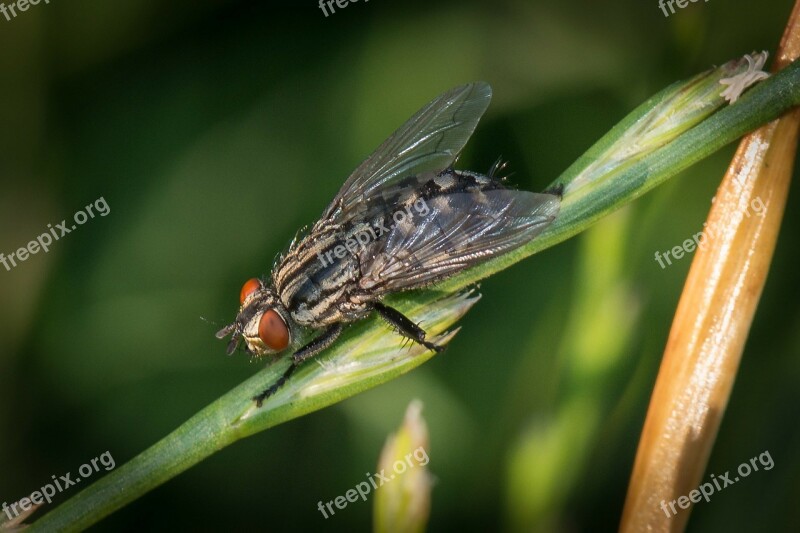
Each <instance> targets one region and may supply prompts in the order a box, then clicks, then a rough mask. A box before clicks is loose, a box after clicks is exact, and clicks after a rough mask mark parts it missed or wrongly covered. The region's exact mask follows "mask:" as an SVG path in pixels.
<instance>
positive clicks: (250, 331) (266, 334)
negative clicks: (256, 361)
mask: <svg viewBox="0 0 800 533" xmlns="http://www.w3.org/2000/svg"><path fill="white" fill-rule="evenodd" d="M239 303H240V304H241V307H239V314H238V315H236V320H235V321H234V322H233V323H232V324H230V325H228V326H225V327H224V328H222V329H221V330H219V331H218V332H217V338H218V339H222V338H224V337H227V336H228V335H231V340H230V342H229V343H228V350H227V352H228V355H231V354H233V352H235V351H236V348H237V347H238V346H239V343H240V342H241V341H242V339H244V343H245V351H247V353H249V354H251V355H254V356H256V357H260V356H263V355H271V354H275V353H278V352H282V351H283V350H285V349H286V348H287V347H288V346H289V345H290V344H291V343H292V340H293V339H292V331H291V327H290V325H289V324H291V322H290V318H289V313H288V311H287V310H286V308H285V307H284V306H283V304H282V303H281V301H280V299H279V298H278V297H277V296H276V295H275V291H274V289H272V287H270V286H268V285H267V284H265V283H264V282H262V281H261V280H260V279H256V278H253V279H250V280H247V282H245V284H244V285H243V286H242V292H241V293H240V295H239Z"/></svg>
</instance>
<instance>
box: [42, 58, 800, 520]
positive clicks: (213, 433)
mask: <svg viewBox="0 0 800 533" xmlns="http://www.w3.org/2000/svg"><path fill="white" fill-rule="evenodd" d="M702 76H703V75H701V77H702ZM711 82H713V83H717V80H711ZM692 83H696V79H695V80H692V81H690V82H688V84H684V85H685V86H690V85H691V84H692ZM675 87H676V85H673V86H671V87H668V88H667V89H665V90H664V91H662V92H661V93H659V94H658V95H656V96H654V97H653V98H651V99H650V100H648V101H647V102H645V103H644V104H642V105H641V106H640V107H639V108H637V109H636V110H635V111H634V112H633V113H631V114H630V115H628V117H626V118H625V119H624V120H623V121H622V122H621V123H620V124H619V125H618V126H616V127H615V128H614V129H613V130H611V132H609V134H607V135H606V136H605V137H603V139H601V140H600V141H599V142H598V143H597V144H596V145H595V146H593V147H592V148H590V149H589V150H588V151H587V152H586V154H584V155H583V156H582V157H581V158H580V159H579V160H578V161H576V162H575V164H573V165H572V166H571V167H570V168H568V169H567V170H566V171H565V172H564V174H562V176H561V177H559V178H558V179H557V180H556V181H555V182H554V185H564V186H565V187H566V188H565V194H564V197H563V201H562V205H561V212H560V214H559V216H558V218H557V219H556V221H555V222H554V223H553V224H552V225H551V226H550V227H549V228H548V229H547V231H546V232H545V233H543V234H542V235H540V236H539V237H538V238H536V239H534V240H533V241H531V242H530V243H528V244H527V245H525V246H523V247H521V248H518V249H516V250H514V251H512V252H510V253H508V254H506V255H503V256H501V257H497V258H495V259H493V260H491V261H489V262H487V263H484V264H482V265H479V266H477V267H474V268H472V269H470V270H468V271H466V272H464V273H462V274H460V275H459V276H457V277H455V278H452V279H450V280H448V281H446V282H444V283H442V284H440V285H438V286H437V287H435V290H426V291H418V292H415V293H409V294H403V295H398V296H396V297H394V298H392V299H391V301H392V303H393V305H396V306H398V307H399V308H400V309H401V310H403V311H405V312H408V313H409V314H410V315H411V317H412V318H415V319H417V317H419V316H420V315H419V314H417V315H415V314H414V311H416V312H417V313H422V312H423V310H424V309H425V308H426V306H430V305H432V304H433V303H434V302H435V301H437V299H438V298H440V296H441V294H443V293H445V294H446V293H451V292H454V291H458V290H459V289H462V288H464V287H467V286H469V285H471V284H473V283H475V282H476V281H478V280H480V279H483V278H485V277H487V276H489V275H491V274H493V273H495V272H497V271H499V270H502V269H504V268H507V267H508V266H510V265H512V264H513V263H515V262H517V261H519V260H521V259H523V258H525V257H527V256H529V255H532V254H534V253H536V252H538V251H541V250H543V249H545V248H548V247H550V246H553V245H554V244H557V243H559V242H561V241H564V240H566V239H568V238H569V237H571V236H573V235H575V234H577V233H579V232H581V231H582V230H584V229H585V228H586V227H588V226H589V225H590V224H592V223H593V222H595V221H596V220H598V219H599V218H601V217H603V216H605V215H606V214H608V213H610V212H611V211H613V210H616V209H618V208H620V207H622V206H623V205H625V204H626V203H628V202H630V201H632V200H633V199H635V198H637V197H639V196H641V195H642V194H644V193H645V192H647V191H648V190H650V189H652V188H653V187H655V186H656V185H659V184H660V183H662V182H664V181H665V180H666V179H668V178H669V177H671V176H674V175H675V174H677V173H678V172H680V171H682V170H684V169H685V168H687V167H689V166H690V165H692V164H694V163H695V162H697V161H699V160H700V159H703V158H704V157H706V156H708V155H710V154H711V153H713V152H714V151H716V150H717V149H719V148H721V147H722V146H724V145H726V144H728V143H730V142H732V141H733V140H735V139H737V138H739V137H740V136H742V135H743V134H745V133H747V132H748V131H751V130H753V129H755V128H757V127H758V126H761V125H762V124H765V123H766V122H769V121H771V120H773V119H775V118H777V117H778V116H780V115H781V114H782V113H784V112H785V111H786V110H788V109H789V108H791V107H793V106H795V105H797V104H798V103H800V64H798V63H797V62H795V63H793V64H792V65H790V66H788V67H787V68H785V69H784V70H782V71H781V72H779V73H778V74H776V75H774V76H772V77H771V78H769V79H767V80H766V81H763V82H761V83H760V84H759V85H757V86H755V87H754V88H753V89H751V90H750V91H748V92H747V93H745V95H744V96H743V97H742V98H740V99H739V101H738V102H736V104H734V105H726V104H724V103H723V102H721V101H720V102H716V101H715V102H716V103H714V105H713V106H712V107H711V108H710V109H709V110H708V112H707V114H710V116H709V117H708V118H706V116H705V115H702V116H698V117H693V118H692V121H691V123H690V124H691V127H688V126H687V127H688V129H683V130H675V131H674V132H673V133H670V135H672V137H669V136H667V137H666V138H664V139H663V141H664V142H663V143H662V144H660V145H659V146H660V147H659V148H656V149H654V150H652V151H650V152H647V153H646V154H643V155H642V156H641V157H636V158H632V160H631V161H627V162H626V164H623V165H619V166H617V167H615V168H613V169H610V170H609V171H608V172H607V173H603V172H602V169H601V172H599V173H598V175H596V176H593V177H592V179H588V178H587V176H586V175H585V174H583V175H582V174H581V173H582V172H584V171H585V170H586V169H587V168H589V166H590V165H591V164H592V163H593V162H594V161H596V160H598V158H600V157H601V156H603V155H604V152H606V151H607V150H608V149H609V147H611V146H613V145H614V143H615V142H616V141H618V140H620V139H621V138H623V136H624V135H625V133H626V132H627V131H628V130H629V129H630V128H635V127H636V125H637V122H638V121H640V120H641V119H642V117H643V116H645V115H646V113H648V112H649V111H650V110H652V109H653V108H654V106H658V105H659V104H661V103H663V101H664V99H665V98H666V97H667V96H668V95H670V94H674V93H675V90H676V89H675ZM721 90H722V87H720V91H721ZM719 100H721V99H719ZM695 123H697V125H694V124H695ZM660 140H662V139H660V138H659V141H660ZM579 176H582V177H581V180H582V182H581V183H582V184H581V186H580V187H577V188H575V189H574V190H570V187H569V186H570V185H571V184H574V183H575V180H576V178H577V177H579ZM464 305H465V306H464V307H463V308H459V310H458V312H453V313H452V316H448V318H447V320H444V322H443V326H444V327H449V326H450V325H452V323H453V322H454V321H455V320H456V319H457V318H458V316H460V315H461V314H463V312H466V308H468V306H469V305H471V304H469V305H467V304H464ZM394 335H395V334H394V333H392V332H389V331H387V329H386V328H385V326H384V325H382V324H380V323H379V322H378V321H376V320H374V319H372V320H366V321H364V322H362V323H359V324H357V325H355V326H353V327H351V328H349V331H348V333H347V335H345V336H344V338H343V339H342V340H341V341H340V342H337V343H336V344H335V345H334V346H333V347H332V348H331V349H330V350H329V352H326V354H324V355H323V357H324V359H323V360H325V361H331V362H333V361H335V360H336V358H337V357H343V356H345V355H346V354H352V353H353V352H354V351H358V350H357V349H356V348H359V349H360V350H361V351H362V352H365V353H369V351H370V350H372V347H371V346H372V344H374V343H376V342H382V340H381V339H383V338H389V339H390V340H389V341H387V342H395V343H396V342H397V341H396V338H395V337H393V336H394ZM392 339H393V340H392ZM359 340H362V341H364V342H362V343H361V345H359V346H356V343H357V342H358V341H359ZM371 343H372V344H371ZM412 350H413V348H412ZM365 357H366V356H365ZM430 357H431V354H430V353H419V354H417V355H416V356H414V357H409V358H408V359H407V360H403V361H401V362H400V363H398V364H396V365H395V366H392V365H390V364H389V363H387V365H389V366H387V367H386V369H383V370H380V371H373V372H372V373H370V372H371V371H370V368H366V369H365V370H364V371H363V372H364V377H363V378H362V379H360V380H359V381H357V382H354V383H348V384H347V385H346V386H341V387H338V388H333V389H327V390H325V391H324V392H322V393H320V394H313V395H304V393H303V387H304V386H306V385H308V384H309V383H310V380H312V379H314V378H315V376H318V375H320V374H321V373H324V372H325V369H322V370H321V369H320V368H321V367H320V366H319V365H316V366H315V365H313V363H312V364H311V365H305V366H304V367H303V368H302V369H301V370H299V371H298V372H297V374H296V375H295V377H293V379H292V380H290V383H288V384H287V385H286V386H285V387H284V389H282V390H281V391H279V393H278V394H276V395H275V396H273V397H272V398H270V400H269V401H267V402H265V404H264V406H263V407H262V408H260V409H255V408H254V405H253V402H252V400H251V398H252V396H253V395H255V394H256V393H258V392H260V391H261V390H263V388H264V387H265V385H266V384H269V383H271V382H273V380H274V379H275V378H276V377H277V376H278V374H279V373H280V372H282V370H283V368H284V365H283V364H275V365H272V366H270V367H268V368H266V369H264V370H262V371H261V372H259V373H257V374H256V375H254V376H253V377H252V378H250V379H248V380H247V381H245V382H244V383H242V384H241V385H239V386H237V387H236V388H235V389H233V390H231V391H230V392H228V393H227V394H225V395H224V396H222V397H220V398H219V399H218V400H216V401H215V402H213V403H212V404H211V405H209V406H208V407H206V408H205V409H203V410H202V411H200V412H199V413H198V414H196V415H195V416H193V417H192V418H190V419H189V420H188V421H186V422H185V423H184V424H183V425H181V426H180V427H179V428H178V429H176V430H175V431H174V432H173V433H171V434H170V435H168V436H167V437H165V438H164V439H162V440H161V441H159V442H158V443H156V444H155V445H153V446H152V447H151V448H149V449H148V450H146V451H145V452H143V453H142V454H140V455H139V456H137V457H135V458H134V459H132V460H131V461H130V462H129V463H127V464H125V465H123V466H121V467H119V468H118V469H116V470H114V471H112V472H110V473H109V474H108V475H107V476H106V477H104V478H103V479H100V480H99V481H97V482H95V483H94V484H92V485H91V486H89V487H88V488H86V489H85V490H83V491H82V492H80V493H79V494H77V495H76V496H74V497H73V498H71V499H70V500H68V501H67V502H65V503H64V504H62V505H61V506H59V507H57V508H56V509H55V510H53V511H51V512H50V513H48V514H46V515H45V516H43V517H42V518H41V519H40V520H38V521H36V522H34V523H33V525H32V526H31V531H40V530H41V531H56V530H58V531H72V530H81V529H84V528H86V527H88V526H90V525H92V524H94V523H96V522H97V521H99V520H100V519H102V518H103V517H105V516H107V515H108V514H110V513H112V512H113V511H115V510H116V509H119V508H121V507H122V506H124V505H125V504H127V503H129V502H131V501H133V500H135V499H137V498H139V497H140V496H142V495H143V494H145V493H147V492H148V491H150V490H152V489H153V488H155V487H157V486H158V485H160V484H161V483H163V482H165V481H167V480H168V479H170V478H172V477H174V476H176V475H177V474H179V473H180V472H183V471H184V470H186V469H188V468H189V467H191V466H192V465H195V464H197V463H198V462H200V461H201V460H203V459H204V458H206V457H208V456H209V455H211V454H213V453H214V452H216V451H218V450H221V449H222V448H224V447H225V446H227V445H229V444H231V443H232V442H235V441H236V440H238V439H240V438H243V437H245V436H249V435H252V434H253V433H256V432H259V431H262V430H264V429H267V428H269V427H272V426H274V425H277V424H280V423H282V422H286V421H288V420H291V419H293V418H296V417H299V416H301V415H303V414H306V413H309V412H311V411H315V410H317V409H321V408H323V407H325V406H327V405H331V404H333V403H336V402H338V401H341V400H343V399H345V398H348V397H350V396H353V395H354V394H357V393H359V392H362V391H363V390H366V389H368V388H371V387H374V386H376V385H379V384H380V383H383V382H385V381H388V380H390V379H393V378H395V377H397V376H398V375H400V374H402V373H404V372H407V371H409V370H410V369H412V368H414V367H416V366H418V365H419V364H422V363H423V362H424V361H426V360H427V359H428V358H430ZM392 361H394V360H392ZM376 372H377V373H376ZM326 379H333V378H326Z"/></svg>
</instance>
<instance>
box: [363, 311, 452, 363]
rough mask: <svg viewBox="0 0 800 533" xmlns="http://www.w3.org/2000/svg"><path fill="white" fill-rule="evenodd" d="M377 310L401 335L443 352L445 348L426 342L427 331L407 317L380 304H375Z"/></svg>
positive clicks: (430, 348)
mask: <svg viewBox="0 0 800 533" xmlns="http://www.w3.org/2000/svg"><path fill="white" fill-rule="evenodd" d="M374 307H375V310H376V311H377V312H378V314H379V315H381V318H383V319H384V320H385V321H387V322H388V323H389V324H391V325H392V327H394V328H395V329H396V330H397V331H398V332H400V334H401V335H403V336H405V337H408V338H409V339H411V340H413V341H416V342H418V343H419V344H421V345H423V346H424V347H426V348H427V349H429V350H433V351H435V352H441V351H442V350H444V346H439V345H438V344H434V343H432V342H428V341H426V340H425V330H424V329H422V328H421V327H419V326H418V325H416V324H414V323H413V322H412V321H411V319H409V318H408V317H407V316H406V315H404V314H403V313H401V312H400V311H398V310H397V309H394V308H393V307H389V306H388V305H383V304H382V303H380V302H375V304H374Z"/></svg>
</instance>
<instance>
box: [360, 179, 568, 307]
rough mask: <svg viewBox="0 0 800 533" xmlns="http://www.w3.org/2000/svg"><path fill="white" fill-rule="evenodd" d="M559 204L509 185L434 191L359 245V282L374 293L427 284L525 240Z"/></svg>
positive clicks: (549, 218) (539, 229) (554, 213)
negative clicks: (419, 208) (423, 204)
mask: <svg viewBox="0 0 800 533" xmlns="http://www.w3.org/2000/svg"><path fill="white" fill-rule="evenodd" d="M560 205H561V198H560V197H559V196H557V195H554V194H537V193H532V192H527V191H517V190H510V189H495V190H489V191H475V192H458V193H451V194H444V195H441V196H436V197H434V198H431V199H430V200H427V206H428V207H429V208H430V211H429V212H428V213H427V214H426V215H425V216H424V217H413V216H409V217H407V218H406V219H405V220H403V221H401V222H399V223H396V224H395V225H394V226H393V227H392V228H391V229H390V231H389V234H388V236H387V238H385V239H381V240H380V241H378V242H376V243H375V245H374V246H372V247H370V248H369V249H367V250H365V253H364V255H363V257H364V260H365V262H362V278H361V280H360V281H359V285H360V287H361V288H362V289H365V290H370V291H373V292H374V293H375V294H386V293H389V292H395V291H400V290H407V289H412V288H415V287H422V286H425V285H429V284H431V283H433V282H435V281H439V280H441V279H444V278H446V277H448V276H451V275H453V274H455V273H457V272H459V271H460V270H463V269H465V268H467V267H470V266H473V265H475V264H478V263H481V262H483V261H485V260H487V259H489V258H491V257H493V256H495V255H498V254H501V253H504V252H507V251H509V250H512V249H514V248H516V247H518V246H521V245H522V244H524V243H526V242H528V241H529V240H530V239H532V238H533V237H535V236H536V235H538V234H539V233H541V232H542V230H543V229H544V228H546V227H547V226H548V225H549V224H550V223H551V222H552V221H553V220H554V219H555V217H556V216H557V215H558V211H559V207H560Z"/></svg>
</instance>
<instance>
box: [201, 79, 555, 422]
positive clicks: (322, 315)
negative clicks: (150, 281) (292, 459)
mask: <svg viewBox="0 0 800 533" xmlns="http://www.w3.org/2000/svg"><path fill="white" fill-rule="evenodd" d="M491 96H492V89H491V87H490V86H489V85H488V84H486V83H483V82H477V83H471V84H467V85H462V86H460V87H456V88H454V89H451V90H449V91H447V92H445V93H444V94H442V95H441V96H439V97H438V98H436V99H435V100H433V101H432V102H430V103H429V104H428V105H426V106H425V107H423V108H422V109H420V110H419V111H418V112H417V113H416V114H415V115H414V116H413V117H411V118H410V119H409V120H408V121H407V122H406V123H405V124H403V125H402V126H401V127H400V129H398V130H397V131H395V132H394V133H393V134H392V135H391V136H390V137H389V138H388V139H387V140H386V141H384V143H383V144H381V145H380V146H379V147H378V149H377V150H376V151H375V152H374V153H373V154H372V155H371V156H369V158H367V160H366V161H364V162H363V163H361V165H360V166H359V167H358V168H357V169H356V170H355V171H354V172H353V173H352V174H351V175H350V177H349V178H348V179H347V181H346V182H345V183H344V185H343V186H342V188H341V190H340V191H339V192H338V194H337V195H336V196H335V197H334V199H333V201H332V202H331V203H330V205H328V207H327V208H326V209H325V211H324V213H323V214H322V217H321V218H320V220H319V221H318V222H316V223H315V224H314V225H313V227H312V228H311V230H310V231H308V233H307V234H306V235H305V236H304V237H302V238H296V239H295V241H293V242H292V244H291V245H290V246H289V248H288V250H287V251H286V252H285V253H284V254H282V255H281V256H280V257H278V259H277V260H276V262H275V265H274V266H273V269H272V273H271V276H270V277H269V278H268V279H258V278H253V279H250V280H248V281H247V282H246V283H245V284H244V286H243V287H242V290H241V294H240V298H239V302H240V304H241V305H240V307H239V313H238V315H237V317H236V320H235V321H234V322H233V323H232V324H230V325H228V326H226V327H224V328H222V329H221V330H220V331H219V332H217V338H220V339H221V338H224V337H226V336H228V335H231V340H230V342H229V344H228V350H227V352H228V354H229V355H230V354H232V353H233V352H234V351H235V350H236V348H237V346H239V345H240V343H241V341H242V340H244V349H245V351H247V352H248V353H249V354H251V355H253V356H263V355H271V354H277V353H279V352H282V351H284V350H285V349H287V348H288V347H290V346H292V347H293V348H297V349H296V350H295V351H294V353H293V354H292V362H291V365H290V366H289V367H288V369H287V370H286V371H285V373H284V374H283V375H282V376H281V377H280V378H279V379H278V380H277V381H276V382H275V383H274V384H272V386H270V387H269V388H267V389H266V390H265V391H263V392H262V393H261V394H259V395H258V396H256V397H254V398H253V399H254V400H255V401H256V403H257V404H258V405H259V406H260V405H261V403H262V402H263V401H264V399H266V398H268V397H269V396H270V395H272V394H273V393H275V391H277V390H278V389H279V388H280V387H281V386H282V385H283V384H284V383H285V382H286V380H287V379H288V378H289V376H291V374H292V373H293V372H294V371H295V370H296V369H297V367H298V366H299V365H300V364H301V363H302V362H303V361H305V360H307V359H309V358H311V357H314V356H315V355H317V354H318V353H320V352H321V351H323V350H324V349H326V348H327V347H328V346H330V345H331V344H332V343H333V342H334V341H335V340H336V338H337V337H338V336H339V335H340V334H341V333H342V331H343V328H344V326H345V325H346V324H348V323H350V322H353V321H356V320H360V319H363V318H365V317H367V316H368V315H370V314H371V313H377V314H378V315H380V316H381V317H382V318H383V319H384V320H386V321H387V322H388V323H389V324H390V325H391V326H393V327H394V328H395V329H396V330H397V331H398V333H399V334H401V335H403V336H405V337H407V338H409V339H411V340H413V341H415V342H417V343H419V344H422V345H423V346H425V347H426V348H428V349H430V350H436V351H439V350H441V347H440V346H438V345H436V344H434V343H432V342H430V341H428V340H426V334H425V331H424V330H423V329H422V328H421V327H420V326H419V325H417V324H415V323H414V322H412V321H411V320H410V319H409V318H407V317H406V316H404V315H403V314H402V313H401V312H400V311H398V310H396V309H393V308H392V307H390V306H388V305H386V304H385V303H383V302H382V299H383V298H384V297H385V296H387V295H389V294H391V293H395V292H400V291H406V290H410V289H418V288H421V287H426V286H428V285H431V284H433V283H435V282H438V281H441V280H443V279H445V278H447V277H449V276H452V275H454V274H456V273H458V272H461V271H462V270H464V269H466V268H468V267H470V266H473V265H476V264H479V263H481V262H483V261H486V260H488V259H490V258H492V257H494V256H496V255H498V254H502V253H504V252H507V251H509V250H512V249H514V248H516V247H518V246H520V245H522V244H524V243H526V242H528V241H529V240H531V239H532V238H533V237H534V236H536V235H538V234H539V233H540V232H541V231H542V230H543V229H544V228H545V227H546V226H547V225H548V224H550V223H551V222H552V221H553V220H554V219H555V217H556V215H557V214H558V210H559V206H560V202H561V196H560V195H561V191H560V190H553V191H550V192H545V193H541V194H536V193H532V192H527V191H518V190H513V189H510V188H508V187H507V186H506V185H505V184H504V183H503V180H502V179H501V178H499V177H498V176H497V175H496V174H497V172H498V171H499V170H500V169H502V167H503V165H499V164H497V163H496V164H495V165H494V166H493V167H492V168H491V170H490V171H489V172H488V174H486V175H483V174H479V173H476V172H469V171H462V170H455V169H453V163H454V162H455V160H456V158H457V156H458V154H459V152H461V149H462V148H463V147H464V145H465V144H466V142H467V140H468V139H469V138H470V136H471V135H472V133H473V131H474V130H475V127H476V125H477V124H478V121H479V120H480V118H481V116H482V115H483V113H484V111H486V108H487V107H488V105H489V101H490V99H491ZM305 329H310V330H312V331H317V332H319V333H318V334H317V335H316V337H314V338H313V339H312V340H311V341H310V342H308V343H307V344H305V345H304V346H298V345H299V342H298V341H297V339H298V338H299V337H300V336H301V335H300V334H301V332H302V331H304V330H305Z"/></svg>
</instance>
